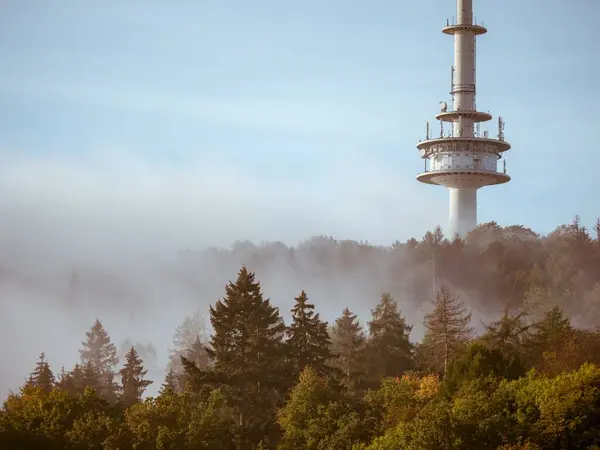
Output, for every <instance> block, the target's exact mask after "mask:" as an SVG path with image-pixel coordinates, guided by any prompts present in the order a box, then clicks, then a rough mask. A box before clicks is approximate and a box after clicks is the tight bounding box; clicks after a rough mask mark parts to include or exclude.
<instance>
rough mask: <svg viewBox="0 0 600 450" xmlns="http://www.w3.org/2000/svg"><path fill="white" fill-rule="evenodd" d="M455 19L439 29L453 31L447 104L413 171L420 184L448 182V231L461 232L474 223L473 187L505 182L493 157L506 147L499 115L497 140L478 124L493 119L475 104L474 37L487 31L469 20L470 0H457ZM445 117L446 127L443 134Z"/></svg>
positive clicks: (422, 144)
mask: <svg viewBox="0 0 600 450" xmlns="http://www.w3.org/2000/svg"><path fill="white" fill-rule="evenodd" d="M456 3H457V20H456V23H454V24H450V23H449V22H448V23H447V24H446V27H445V28H444V29H443V30H442V31H443V32H444V33H445V34H449V35H452V36H454V65H453V66H452V79H451V85H452V89H451V91H450V94H451V95H452V109H451V110H448V105H447V104H446V102H440V105H441V111H440V113H439V114H438V115H437V116H436V119H437V120H439V121H440V135H439V137H431V136H430V130H429V123H427V137H426V139H425V140H424V141H420V142H419V143H418V145H417V148H418V149H419V150H420V152H421V157H422V158H423V159H424V162H425V170H424V172H423V173H421V174H419V175H418V176H417V180H418V181H420V182H422V183H428V184H435V185H439V186H444V187H447V188H448V190H449V191H450V211H449V212H450V213H449V231H450V233H449V236H454V235H456V234H458V235H459V236H461V237H463V236H464V235H466V234H467V233H468V232H469V231H471V230H472V229H473V228H475V227H476V226H477V189H479V188H481V187H483V186H490V185H494V184H502V183H506V182H508V181H510V177H509V176H508V175H507V174H506V161H504V163H503V165H502V170H499V169H498V162H499V160H500V159H501V158H502V153H503V152H505V151H507V150H508V149H510V145H509V144H508V143H507V142H506V141H505V140H504V121H503V120H502V117H499V118H498V136H497V139H493V138H490V137H489V135H488V132H487V131H484V132H483V134H481V133H480V129H479V127H480V125H479V124H480V123H481V122H487V121H489V120H491V119H492V116H491V115H490V114H488V113H484V112H479V111H477V108H476V106H475V93H476V90H475V48H476V46H475V39H476V36H478V35H481V34H485V33H487V29H486V28H484V27H483V25H477V24H475V23H474V22H473V0H457V1H456ZM444 122H449V123H450V124H451V130H449V131H448V132H446V133H444Z"/></svg>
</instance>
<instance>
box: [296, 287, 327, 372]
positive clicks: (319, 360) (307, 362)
mask: <svg viewBox="0 0 600 450" xmlns="http://www.w3.org/2000/svg"><path fill="white" fill-rule="evenodd" d="M295 300H296V304H295V305H294V307H293V308H292V323H291V324H290V326H289V327H288V329H287V337H288V339H287V349H288V357H289V358H290V361H291V363H292V367H293V371H294V372H293V373H294V376H293V377H294V378H296V377H297V376H298V375H299V374H300V373H301V372H302V371H303V370H304V368H305V367H307V366H311V367H313V368H315V369H316V370H317V371H318V372H321V373H323V372H325V365H326V363H327V362H328V361H329V360H330V359H331V352H330V347H331V342H330V340H329V333H328V332H327V322H322V321H321V319H320V317H319V314H315V313H314V308H315V305H313V304H310V303H308V297H307V295H306V292H304V291H302V292H301V293H300V295H299V296H298V297H296V298H295Z"/></svg>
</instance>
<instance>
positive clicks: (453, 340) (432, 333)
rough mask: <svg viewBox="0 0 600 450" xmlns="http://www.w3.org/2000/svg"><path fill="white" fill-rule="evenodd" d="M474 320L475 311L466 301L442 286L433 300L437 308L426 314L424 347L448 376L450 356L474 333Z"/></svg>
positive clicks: (432, 362) (427, 354) (432, 363)
mask: <svg viewBox="0 0 600 450" xmlns="http://www.w3.org/2000/svg"><path fill="white" fill-rule="evenodd" d="M470 322H471V313H470V312H468V310H467V307H466V306H465V304H464V302H463V301H462V300H460V299H459V297H458V296H457V295H456V294H454V293H453V292H452V291H451V290H450V288H448V287H447V286H442V287H441V288H440V290H439V291H438V293H437V295H436V298H435V300H434V302H433V311H432V312H430V313H429V314H427V315H425V327H426V328H427V332H426V333H425V337H424V338H423V342H422V344H421V348H420V350H421V352H423V353H422V354H424V355H426V357H425V358H426V359H427V360H428V362H429V364H431V365H433V366H434V367H435V368H438V369H441V370H442V371H443V374H444V376H445V374H446V372H447V370H448V363H449V361H450V359H451V358H453V357H454V356H455V355H456V354H457V352H458V351H459V350H460V349H461V348H462V347H463V346H464V345H465V344H466V343H467V342H468V341H469V339H471V337H472V336H473V330H472V329H471V328H470V327H469V324H470Z"/></svg>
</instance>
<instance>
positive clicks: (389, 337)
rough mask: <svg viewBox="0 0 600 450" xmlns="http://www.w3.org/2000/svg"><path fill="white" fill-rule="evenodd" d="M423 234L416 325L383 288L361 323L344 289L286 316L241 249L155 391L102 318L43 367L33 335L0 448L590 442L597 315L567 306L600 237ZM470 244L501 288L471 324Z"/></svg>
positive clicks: (353, 448) (594, 443)
mask: <svg viewBox="0 0 600 450" xmlns="http://www.w3.org/2000/svg"><path fill="white" fill-rule="evenodd" d="M598 228H599V230H598V233H599V234H600V227H598ZM431 250H433V251H434V252H435V254H436V255H437V258H438V259H437V261H439V263H438V264H439V266H438V267H439V268H440V272H439V276H438V278H439V280H440V282H439V287H438V289H437V290H436V292H435V296H434V297H433V298H432V299H431V298H430V307H429V312H428V313H427V314H426V315H425V317H424V320H423V325H424V327H425V330H426V331H425V335H424V337H423V338H422V339H421V340H420V342H413V341H411V339H410V334H411V332H412V325H411V324H408V323H407V321H406V319H405V317H404V316H403V314H402V311H401V310H400V307H399V305H398V302H397V301H396V300H395V298H394V295H393V294H392V293H391V292H384V293H383V294H381V296H380V299H379V302H378V303H377V305H376V306H375V307H374V308H373V309H372V311H371V318H370V320H368V321H366V322H365V323H364V324H363V323H361V322H360V321H359V319H358V317H357V315H356V314H354V313H353V312H352V310H351V309H350V308H348V307H346V308H344V309H343V310H342V311H341V314H340V315H339V317H338V318H337V319H335V320H334V321H333V323H331V324H329V323H327V322H325V321H324V320H323V319H322V318H321V316H320V315H319V313H318V312H316V308H315V305H314V304H312V303H310V300H309V296H308V294H307V293H306V292H304V291H301V292H300V293H299V294H298V296H297V297H296V298H295V302H294V306H293V308H292V310H291V313H292V316H291V317H292V319H291V321H290V323H289V324H286V323H285V322H284V320H283V318H282V316H281V313H280V310H279V309H278V308H277V307H275V306H274V305H273V304H272V302H271V300H270V299H269V298H266V297H265V296H264V295H263V292H262V288H261V285H260V283H259V281H258V280H257V279H256V276H255V273H253V272H251V271H250V270H248V268H247V267H246V266H243V267H242V268H241V269H240V270H239V272H238V274H237V278H236V279H235V281H231V282H229V283H228V284H227V286H226V288H225V293H224V295H223V297H222V298H221V299H220V300H218V301H217V302H215V303H214V304H213V305H211V306H210V308H209V317H210V322H211V325H212V327H211V328H212V330H211V331H212V332H211V333H210V335H209V336H208V337H206V338H204V336H203V335H202V334H201V333H200V329H199V326H198V325H199V324H198V318H197V317H191V318H187V319H186V320H185V321H184V322H183V323H182V325H181V326H180V327H179V328H178V329H177V330H176V333H175V337H174V349H173V350H172V351H171V358H170V362H169V367H168V370H167V373H166V375H165V378H164V380H162V385H161V388H160V391H159V394H158V395H157V396H155V397H151V398H145V399H144V398H143V393H144V391H145V389H146V388H147V387H148V386H149V385H150V384H151V383H152V382H153V381H154V380H148V379H147V378H146V376H147V372H146V370H145V368H144V365H143V361H142V359H141V358H140V354H139V353H138V350H136V348H135V346H132V347H131V348H130V350H129V352H128V353H127V354H126V356H125V361H124V363H123V364H122V366H120V367H118V364H119V361H118V358H117V352H116V348H115V346H114V344H113V343H112V342H111V339H110V336H109V334H108V332H107V331H106V330H105V328H104V327H103V325H102V323H101V322H100V321H99V320H97V321H96V322H95V323H94V324H93V325H92V327H91V328H90V330H89V332H88V333H87V334H86V337H85V340H84V341H83V342H82V347H81V350H80V356H81V362H80V363H79V364H77V365H76V366H75V367H73V368H71V369H70V370H68V371H67V370H65V369H64V368H63V369H61V370H60V371H59V372H58V373H57V374H55V373H54V372H53V370H52V368H51V367H50V364H49V362H48V361H47V360H46V358H45V356H44V354H43V353H42V354H41V355H40V358H39V361H38V362H37V364H36V366H35V368H34V370H33V372H32V373H31V375H30V377H29V378H28V380H27V381H26V382H25V384H24V385H23V386H22V387H20V388H19V390H18V392H14V393H11V394H10V395H9V398H8V399H7V400H6V402H5V403H4V405H3V407H2V409H1V410H0V448H3V449H14V448H27V449H29V448H31V449H37V448H40V449H42V448H43V449H54V448H56V449H58V448H60V449H69V448H73V449H78V448H86V449H115V450H116V449H122V450H123V449H134V448H135V449H137V448H143V449H188V448H189V449H197V448H206V449H213V448H219V449H221V448H222V449H261V448H262V449H290V450H291V449H303V448H306V449H315V450H316V449H331V450H334V449H349V450H366V449H369V450H378V449H390V450H391V449H472V448H478V449H505V450H508V449H546V448H547V449H565V448H578V449H579V448H582V449H594V448H596V449H597V448H600V447H599V446H600V366H598V365H597V364H599V363H600V361H598V360H599V359H600V333H599V332H598V331H597V330H595V329H594V328H592V327H590V326H589V325H590V323H591V322H590V321H588V322H587V323H586V324H585V326H583V325H578V326H576V324H574V323H573V318H572V317H571V316H572V315H571V314H569V313H568V312H567V310H566V309H567V307H569V306H570V307H571V309H572V310H573V306H572V305H569V304H568V301H574V300H576V301H579V302H580V303H581V302H585V304H586V305H587V307H588V308H589V311H594V310H595V308H597V307H598V305H600V296H598V295H597V294H598V293H599V292H600V289H599V288H598V286H599V285H598V282H599V281H600V267H597V266H595V262H596V261H600V259H598V258H600V239H598V238H596V239H594V238H592V237H591V236H590V235H589V234H588V232H587V230H586V229H585V228H584V227H582V226H581V225H580V224H579V221H578V220H575V221H574V222H573V224H571V225H568V226H562V227H559V228H558V229H557V230H556V231H555V232H554V233H553V234H551V235H549V236H547V237H543V238H541V237H539V236H537V235H535V234H534V233H532V232H529V231H527V230H526V229H524V228H523V227H506V228H502V227H499V226H497V225H496V224H493V223H492V224H484V225H482V226H480V227H478V229H476V230H474V231H473V232H472V233H471V234H469V235H468V236H467V238H466V239H464V240H461V239H458V238H457V239H454V240H452V241H448V240H447V239H445V238H444V237H443V235H442V234H441V230H435V231H434V232H433V233H428V234H426V235H425V237H424V238H423V239H422V240H421V241H420V242H416V241H414V242H413V241H409V242H407V243H406V244H402V247H401V250H399V251H402V252H403V253H405V254H407V252H414V254H412V256H411V257H412V258H415V260H418V258H419V257H421V258H423V259H424V260H426V258H425V255H426V254H430V253H431V252H430V251H431ZM519 252H520V253H519ZM517 254H520V255H521V258H522V259H521V260H518V258H517ZM449 255H453V258H454V259H452V260H451V259H448V258H449ZM474 255H475V256H477V257H478V258H479V259H478V260H477V261H478V263H479V265H478V268H477V273H479V274H480V273H482V271H485V270H488V271H489V273H490V278H488V279H487V282H488V283H490V286H489V287H490V291H493V292H494V296H495V298H504V297H503V296H504V295H506V298H505V301H504V303H503V305H502V308H501V309H500V310H499V311H498V314H497V319H495V320H490V321H488V322H485V323H483V326H482V331H481V332H480V333H476V332H475V329H476V328H477V327H476V324H475V323H473V320H472V317H471V310H470V308H469V306H468V305H467V304H466V302H465V301H464V300H463V299H462V295H463V294H462V293H463V292H468V285H467V284H462V285H461V283H460V282H459V281H460V280H459V278H458V277H454V278H453V276H452V274H453V272H452V267H451V266H452V264H454V265H455V266H457V267H455V268H454V270H455V272H454V274H460V273H461V271H468V270H470V269H471V268H472V267H475V266H472V265H469V264H467V263H468V262H469V261H470V260H471V264H472V260H473V259H474V258H475V256H474ZM540 255H544V257H543V259H542V260H540V259H539V256H540ZM565 259H566V260H568V261H569V262H570V264H569V265H567V264H565V263H561V262H560V261H563V260H565ZM450 261H453V263H452V264H451V263H450ZM490 261H491V263H490ZM486 262H487V264H489V265H487V264H484V263H486ZM482 266H483V267H482ZM459 268H460V270H458V269H459ZM559 268H560V270H559ZM492 269H494V270H492ZM551 270H555V272H552V273H553V275H552V276H550V275H549V274H550V273H551V272H550V271H551ZM495 271H497V272H495ZM492 274H494V275H493V277H492ZM561 274H562V275H561ZM559 275H561V276H559ZM464 276H465V279H468V280H470V282H471V283H473V282H474V281H472V280H471V277H470V276H469V274H468V273H466V274H465V275H464ZM471 276H472V274H471ZM493 280H497V281H498V282H499V281H500V280H501V281H502V283H503V284H493V283H492V281H493ZM475 282H481V280H476V281H475ZM429 289H430V296H431V286H429ZM482 292H484V291H482ZM594 292H595V294H594ZM499 293H502V296H499ZM580 311H581V309H580ZM154 382H155V381H154ZM159 382H160V380H159Z"/></svg>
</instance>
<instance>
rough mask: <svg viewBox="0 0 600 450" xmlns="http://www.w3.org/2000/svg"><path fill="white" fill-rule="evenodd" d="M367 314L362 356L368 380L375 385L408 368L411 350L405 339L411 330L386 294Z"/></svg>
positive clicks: (410, 361)
mask: <svg viewBox="0 0 600 450" xmlns="http://www.w3.org/2000/svg"><path fill="white" fill-rule="evenodd" d="M371 313H372V315H373V320H371V322H369V340H368V343H367V346H366V354H367V355H368V361H369V366H368V372H369V376H370V378H371V380H372V381H374V382H375V385H377V384H379V381H380V380H381V379H382V378H385V377H390V376H396V375H400V374H402V373H404V372H405V371H407V370H408V369H410V368H411V365H412V351H413V346H412V344H411V343H410V341H409V339H408V336H409V334H410V331H411V330H412V327H411V326H409V325H407V324H406V320H405V319H404V317H402V315H401V314H400V311H399V310H398V304H397V303H396V300H394V299H393V298H392V296H391V295H390V294H389V293H387V292H386V293H384V294H383V295H382V296H381V300H380V302H379V303H378V304H377V306H376V307H375V309H373V310H372V311H371Z"/></svg>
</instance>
